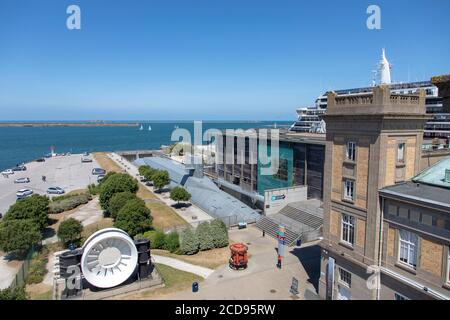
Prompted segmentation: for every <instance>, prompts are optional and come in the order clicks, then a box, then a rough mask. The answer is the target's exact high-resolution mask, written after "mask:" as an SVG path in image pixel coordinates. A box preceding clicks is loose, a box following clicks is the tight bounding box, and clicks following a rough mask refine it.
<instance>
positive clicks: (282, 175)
mask: <svg viewBox="0 0 450 320" xmlns="http://www.w3.org/2000/svg"><path fill="white" fill-rule="evenodd" d="M274 178H275V179H278V180H283V181H288V161H287V159H283V158H281V159H280V161H279V167H278V171H277V173H276V174H275V175H274Z"/></svg>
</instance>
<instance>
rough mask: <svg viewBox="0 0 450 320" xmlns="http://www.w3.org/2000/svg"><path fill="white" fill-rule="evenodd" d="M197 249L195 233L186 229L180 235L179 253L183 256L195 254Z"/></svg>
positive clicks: (197, 242) (197, 243)
mask: <svg viewBox="0 0 450 320" xmlns="http://www.w3.org/2000/svg"><path fill="white" fill-rule="evenodd" d="M198 249H199V241H198V238H197V234H196V232H194V231H192V229H191V228H186V229H185V230H184V231H183V232H182V234H181V242H180V252H181V253H183V254H188V255H191V254H196V253H197V252H198Z"/></svg>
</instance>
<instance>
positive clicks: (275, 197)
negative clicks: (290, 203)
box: [271, 194, 286, 201]
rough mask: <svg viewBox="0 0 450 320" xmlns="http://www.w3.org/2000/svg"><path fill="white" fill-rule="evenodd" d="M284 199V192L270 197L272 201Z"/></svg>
mask: <svg viewBox="0 0 450 320" xmlns="http://www.w3.org/2000/svg"><path fill="white" fill-rule="evenodd" d="M284 199H286V196H285V195H284V194H280V195H273V196H272V198H271V200H272V201H277V200H284Z"/></svg>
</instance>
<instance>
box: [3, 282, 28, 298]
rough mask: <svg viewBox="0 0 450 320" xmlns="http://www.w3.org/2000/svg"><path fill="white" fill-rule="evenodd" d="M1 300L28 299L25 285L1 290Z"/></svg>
mask: <svg viewBox="0 0 450 320" xmlns="http://www.w3.org/2000/svg"><path fill="white" fill-rule="evenodd" d="M1 300H27V294H26V292H25V286H24V285H23V286H20V287H15V288H6V289H3V290H0V301H1Z"/></svg>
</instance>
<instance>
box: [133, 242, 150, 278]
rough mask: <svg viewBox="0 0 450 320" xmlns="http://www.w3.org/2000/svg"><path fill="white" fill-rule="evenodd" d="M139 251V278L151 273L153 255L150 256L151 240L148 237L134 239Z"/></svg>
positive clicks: (146, 276)
mask: <svg viewBox="0 0 450 320" xmlns="http://www.w3.org/2000/svg"><path fill="white" fill-rule="evenodd" d="M134 244H135V246H136V249H137V252H138V274H139V279H145V278H148V276H149V275H150V266H151V261H150V259H151V256H150V240H149V239H147V238H143V239H138V240H135V241H134Z"/></svg>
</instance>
